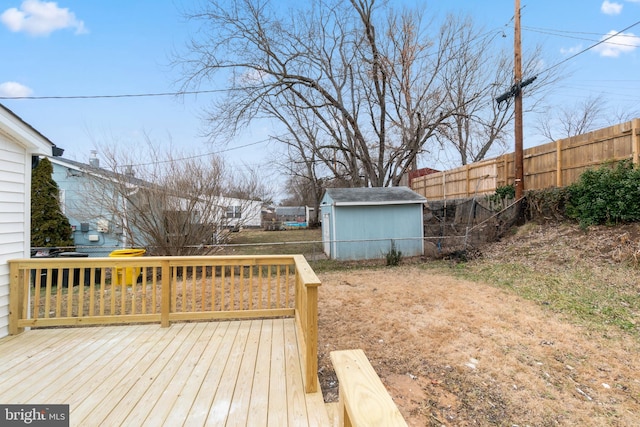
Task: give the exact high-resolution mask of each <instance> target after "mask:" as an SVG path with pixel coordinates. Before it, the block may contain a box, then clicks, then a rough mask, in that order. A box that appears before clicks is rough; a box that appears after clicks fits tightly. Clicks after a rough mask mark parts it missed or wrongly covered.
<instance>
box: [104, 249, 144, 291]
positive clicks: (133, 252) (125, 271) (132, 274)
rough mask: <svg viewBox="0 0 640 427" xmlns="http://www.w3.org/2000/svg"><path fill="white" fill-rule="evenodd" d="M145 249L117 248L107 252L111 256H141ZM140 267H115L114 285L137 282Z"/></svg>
mask: <svg viewBox="0 0 640 427" xmlns="http://www.w3.org/2000/svg"><path fill="white" fill-rule="evenodd" d="M146 252H147V251H146V250H144V249H117V250H115V251H113V252H111V253H110V254H109V256H110V257H113V258H129V257H133V256H143V255H144V254H145V253H146ZM139 276H140V267H124V268H123V267H116V268H115V273H114V275H113V284H114V285H122V284H127V285H134V284H135V283H137V282H138V277H139Z"/></svg>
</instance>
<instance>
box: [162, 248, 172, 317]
mask: <svg viewBox="0 0 640 427" xmlns="http://www.w3.org/2000/svg"><path fill="white" fill-rule="evenodd" d="M161 264H162V279H161V281H160V284H161V289H162V301H161V303H160V326H161V327H163V328H168V327H169V313H170V312H171V267H170V265H169V260H168V259H165V260H163V261H162V262H161Z"/></svg>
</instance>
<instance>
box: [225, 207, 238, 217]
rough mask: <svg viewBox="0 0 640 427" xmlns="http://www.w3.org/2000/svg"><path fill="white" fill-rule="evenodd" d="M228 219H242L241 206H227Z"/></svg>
mask: <svg viewBox="0 0 640 427" xmlns="http://www.w3.org/2000/svg"><path fill="white" fill-rule="evenodd" d="M227 218H242V210H241V209H240V206H227Z"/></svg>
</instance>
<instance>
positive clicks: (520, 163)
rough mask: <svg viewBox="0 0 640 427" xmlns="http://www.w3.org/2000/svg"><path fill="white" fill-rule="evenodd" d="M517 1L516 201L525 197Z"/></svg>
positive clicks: (515, 84)
mask: <svg viewBox="0 0 640 427" xmlns="http://www.w3.org/2000/svg"><path fill="white" fill-rule="evenodd" d="M515 1H516V10H515V21H514V24H515V25H514V27H515V37H514V38H513V40H514V41H513V54H514V57H513V71H514V86H515V87H516V91H515V94H514V103H515V105H514V108H515V113H514V114H515V132H514V133H515V135H514V138H515V146H516V147H515V167H516V168H515V169H516V170H515V189H516V200H519V199H520V198H522V196H523V195H524V159H523V149H522V86H521V84H520V82H521V81H522V39H521V36H520V0H515Z"/></svg>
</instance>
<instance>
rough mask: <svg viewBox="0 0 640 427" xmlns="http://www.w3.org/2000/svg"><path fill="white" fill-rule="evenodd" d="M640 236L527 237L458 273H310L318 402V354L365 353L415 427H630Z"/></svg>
mask: <svg viewBox="0 0 640 427" xmlns="http://www.w3.org/2000/svg"><path fill="white" fill-rule="evenodd" d="M639 231H640V226H636V225H634V226H627V227H619V228H596V229H592V230H590V231H589V232H588V233H585V232H584V231H582V230H580V229H579V228H578V227H574V226H570V225H559V226H548V225H547V226H536V225H527V226H525V227H523V228H521V229H519V230H516V232H515V233H514V235H513V236H510V237H508V238H506V239H504V240H503V241H502V242H498V243H495V244H492V245H490V246H488V247H486V248H481V250H480V252H481V253H482V256H481V257H480V258H478V259H475V260H471V261H468V262H466V263H454V262H452V261H426V262H422V261H416V260H412V262H408V260H407V262H406V263H405V265H402V266H400V267H396V268H389V267H383V266H378V267H375V266H373V267H371V266H370V267H369V268H367V269H357V268H356V269H354V268H353V267H357V265H353V264H352V265H350V266H349V267H350V268H343V269H341V270H339V271H321V272H320V273H319V276H320V279H321V280H322V287H321V288H320V301H319V313H320V314H319V340H320V343H319V348H320V355H319V356H320V377H321V383H322V386H323V391H324V393H325V398H326V399H327V400H329V401H334V400H336V399H337V387H336V386H337V384H336V379H335V375H334V373H333V368H332V367H331V363H330V360H329V353H330V352H331V351H333V350H340V349H349V348H362V349H363V350H364V351H365V353H366V355H367V356H368V357H369V359H370V360H371V362H372V365H373V366H374V368H375V369H376V371H377V372H378V374H379V375H380V377H381V378H382V381H383V383H384V384H385V386H386V387H387V389H388V390H389V392H390V393H391V395H392V397H393V399H394V401H395V402H396V404H397V405H398V407H399V408H400V410H401V412H402V413H403V415H404V416H405V418H406V419H407V421H408V423H409V424H410V425H412V426H424V425H427V426H442V425H446V426H467V425H483V426H489V425H505V426H512V425H519V426H527V425H528V426H551V425H567V426H574V425H606V426H614V425H615V426H634V425H637V424H638V420H639V419H640V377H639V376H638V372H640V357H638V354H640V341H639V328H638V324H637V321H638V320H639V316H640V285H639V284H640V269H638V266H637V254H638V253H640V243H639V242H640V240H639V238H638V237H639V236H640V232H639ZM634 254H635V255H634Z"/></svg>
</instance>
